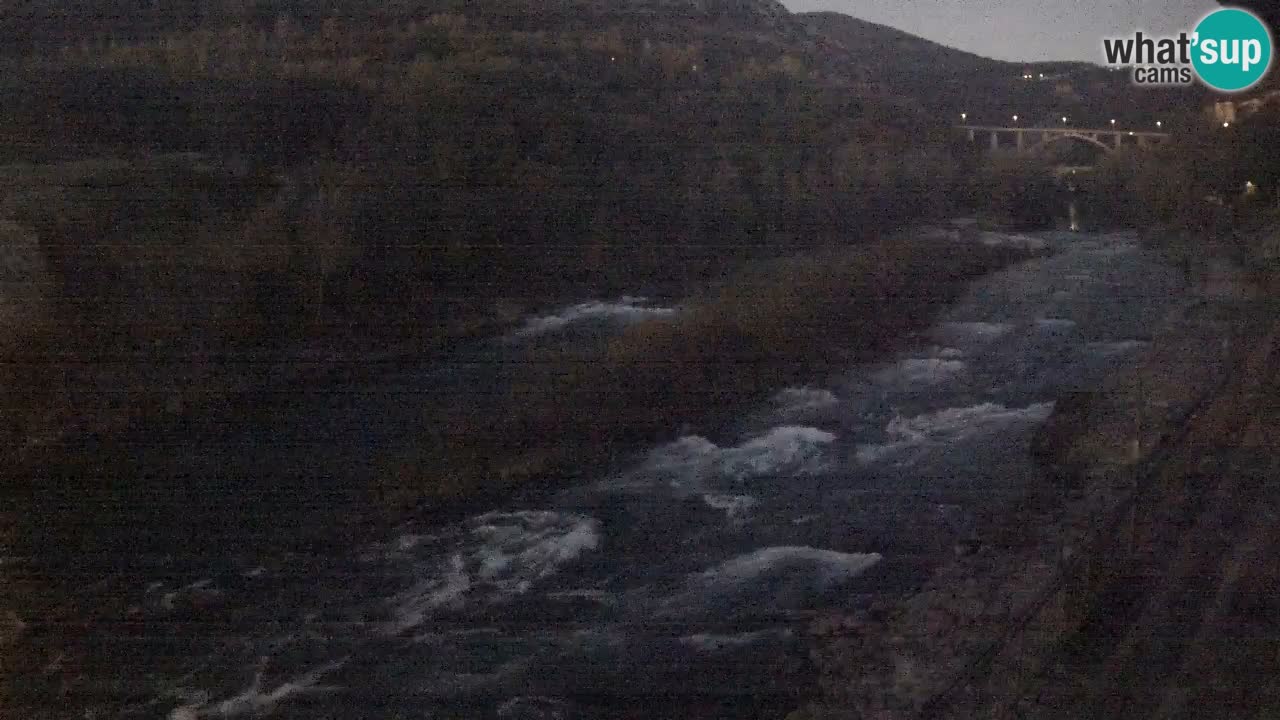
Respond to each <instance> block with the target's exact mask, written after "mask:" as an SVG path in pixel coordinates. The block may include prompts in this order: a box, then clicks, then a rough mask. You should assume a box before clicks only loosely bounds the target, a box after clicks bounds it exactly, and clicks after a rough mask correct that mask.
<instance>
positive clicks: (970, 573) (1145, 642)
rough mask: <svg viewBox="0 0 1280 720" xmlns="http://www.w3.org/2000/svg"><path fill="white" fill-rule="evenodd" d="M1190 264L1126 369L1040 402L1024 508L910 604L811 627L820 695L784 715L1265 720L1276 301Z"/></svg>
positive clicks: (1270, 700)
mask: <svg viewBox="0 0 1280 720" xmlns="http://www.w3.org/2000/svg"><path fill="white" fill-rule="evenodd" d="M1208 266H1209V272H1208V274H1207V275H1206V276H1204V277H1203V278H1202V283H1201V287H1202V290H1203V293H1204V295H1205V297H1203V298H1202V299H1200V300H1199V301H1196V302H1193V303H1191V304H1189V305H1187V306H1185V307H1184V308H1182V309H1181V310H1180V311H1179V312H1177V313H1175V314H1174V315H1172V316H1170V318H1169V319H1168V321H1167V322H1166V323H1165V325H1164V326H1163V327H1162V328H1160V330H1159V332H1158V333H1157V335H1156V337H1155V340H1154V342H1153V343H1152V346H1151V348H1150V349H1149V351H1148V352H1147V353H1146V354H1145V356H1144V359H1143V361H1142V363H1141V364H1140V365H1138V366H1136V367H1135V368H1133V369H1131V370H1128V371H1125V372H1124V373H1121V374H1118V375H1115V376H1113V377H1111V378H1109V379H1108V381H1107V382H1106V383H1105V384H1104V385H1103V386H1102V387H1100V388H1099V389H1098V391H1097V392H1094V393H1086V394H1077V395H1074V396H1072V397H1070V398H1064V400H1063V401H1062V402H1060V403H1059V404H1058V408H1057V410H1056V412H1055V414H1054V416H1053V417H1051V418H1050V420H1049V421H1048V422H1047V423H1046V425H1045V426H1044V428H1043V430H1042V432H1041V433H1040V435H1039V436H1038V437H1037V439H1036V441H1035V442H1034V443H1033V448H1034V451H1035V452H1036V453H1037V454H1038V455H1039V457H1040V458H1041V460H1042V461H1043V462H1045V463H1046V465H1047V466H1048V467H1050V468H1052V470H1053V476H1054V477H1055V478H1056V479H1055V480H1054V481H1053V482H1051V483H1048V484H1046V485H1045V486H1044V487H1042V488H1040V489H1039V491H1038V495H1037V494H1036V493H1033V494H1032V496H1031V498H1032V500H1031V502H1029V503H1028V504H1027V506H1026V507H1025V508H1024V509H1023V510H1021V511H1019V512H1016V513H1013V514H1012V515H1011V516H1009V517H1007V518H1004V519H1002V520H1000V521H997V522H994V523H992V524H991V525H990V526H989V527H988V528H986V529H985V530H984V531H983V533H982V537H981V541H982V542H981V545H980V546H978V547H977V549H976V552H973V553H972V554H969V553H970V551H971V550H973V548H967V549H965V552H964V553H963V554H962V557H959V558H958V559H957V560H956V562H955V563H953V564H952V565H951V566H950V567H948V568H945V569H943V570H942V571H940V572H939V573H938V574H937V575H936V576H935V578H934V579H933V580H932V581H931V582H930V583H929V584H928V585H927V586H926V587H925V588H924V589H923V590H922V592H920V593H919V594H917V595H916V596H914V597H912V598H910V599H909V600H907V601H905V602H903V603H901V604H900V605H896V606H886V607H882V608H878V609H877V610H876V611H875V612H873V613H870V614H865V615H859V616H856V617H841V618H833V619H832V620H830V621H827V622H824V623H822V624H820V625H819V626H818V627H817V628H815V630H816V632H817V633H818V635H819V638H820V639H819V640H818V642H817V648H818V650H817V652H816V655H815V657H816V658H817V659H818V662H819V665H820V667H822V668H823V669H824V678H823V682H824V685H825V687H826V689H827V699H826V700H825V701H823V702H821V703H818V704H817V705H815V706H812V707H811V708H809V709H808V710H806V711H803V712H801V713H797V717H807V718H831V719H834V718H856V717H867V716H874V717H879V718H915V717H931V718H933V717H954V718H967V717H998V718H1005V717H1009V718H1012V717H1019V718H1063V719H1065V718H1078V717H1144V718H1169V719H1172V718H1224V719H1225V718H1242V717H1271V716H1273V715H1274V714H1275V712H1276V711H1277V708H1278V707H1280V705H1278V704H1277V702H1278V701H1277V697H1280V696H1278V695H1277V690H1278V689H1277V687H1276V685H1275V672H1276V666H1275V660H1276V657H1277V650H1278V648H1280V628H1278V627H1277V626H1276V623H1275V618H1276V617H1277V616H1278V613H1280V606H1277V601H1276V596H1275V593H1274V587H1275V585H1276V583H1277V582H1278V581H1280V565H1278V564H1277V563H1276V560H1275V558H1276V551H1277V547H1276V537H1275V532H1274V523H1275V517H1276V512H1277V510H1278V509H1280V486H1277V484H1276V477H1277V475H1278V473H1280V456H1278V455H1277V453H1276V452H1275V450H1274V444H1275V442H1276V438H1277V436H1278V435H1280V404H1277V398H1278V397H1280V328H1277V326H1276V324H1275V320H1274V317H1275V314H1274V293H1275V290H1276V288H1275V286H1274V283H1273V281H1269V280H1268V279H1267V276H1266V275H1265V274H1264V275H1258V274H1251V273H1248V272H1241V271H1239V270H1232V269H1231V267H1230V264H1229V263H1225V262H1216V261H1215V262H1212V263H1209V264H1208ZM877 713H878V714H877Z"/></svg>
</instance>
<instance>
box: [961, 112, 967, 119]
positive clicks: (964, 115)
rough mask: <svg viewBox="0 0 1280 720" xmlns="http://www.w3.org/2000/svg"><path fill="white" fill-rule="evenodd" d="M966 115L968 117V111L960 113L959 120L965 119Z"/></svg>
mask: <svg viewBox="0 0 1280 720" xmlns="http://www.w3.org/2000/svg"><path fill="white" fill-rule="evenodd" d="M968 117H969V113H960V119H961V120H966V119H968Z"/></svg>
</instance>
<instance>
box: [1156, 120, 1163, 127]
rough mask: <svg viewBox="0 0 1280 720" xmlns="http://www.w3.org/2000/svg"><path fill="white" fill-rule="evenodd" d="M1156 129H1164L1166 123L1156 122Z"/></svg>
mask: <svg viewBox="0 0 1280 720" xmlns="http://www.w3.org/2000/svg"><path fill="white" fill-rule="evenodd" d="M1156 127H1164V123H1162V122H1160V121H1159V120H1157V121H1156Z"/></svg>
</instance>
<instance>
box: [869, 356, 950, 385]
mask: <svg viewBox="0 0 1280 720" xmlns="http://www.w3.org/2000/svg"><path fill="white" fill-rule="evenodd" d="M965 369H966V366H965V364H964V362H962V361H960V360H948V359H944V358H907V359H905V360H901V361H899V362H898V364H897V365H894V366H893V367H891V368H888V369H887V370H882V371H880V372H879V373H877V374H876V380H877V381H878V382H881V383H885V384H905V385H937V384H941V383H945V382H949V381H951V380H954V379H955V378H957V377H958V376H960V375H961V374H963V373H964V371H965Z"/></svg>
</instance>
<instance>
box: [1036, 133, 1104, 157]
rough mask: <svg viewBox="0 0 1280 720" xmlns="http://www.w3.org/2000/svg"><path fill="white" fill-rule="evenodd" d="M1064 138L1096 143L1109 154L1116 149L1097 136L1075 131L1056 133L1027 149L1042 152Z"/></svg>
mask: <svg viewBox="0 0 1280 720" xmlns="http://www.w3.org/2000/svg"><path fill="white" fill-rule="evenodd" d="M1063 140H1078V141H1081V142H1086V143H1089V144H1091V145H1096V146H1097V147H1100V148H1102V152H1103V153H1105V154H1108V155H1110V154H1111V152H1112V151H1113V150H1115V148H1114V147H1112V146H1110V145H1108V144H1106V143H1104V142H1102V141H1101V140H1099V139H1098V138H1097V137H1096V136H1089V135H1082V134H1080V133H1074V132H1065V133H1054V134H1052V135H1049V136H1048V137H1046V138H1044V139H1042V140H1041V141H1040V142H1038V143H1036V144H1034V145H1032V146H1030V147H1029V148H1027V150H1028V151H1030V152H1033V153H1035V152H1040V151H1041V150H1044V149H1045V148H1047V147H1049V146H1050V145H1052V144H1054V143H1057V142H1062V141H1063Z"/></svg>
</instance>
